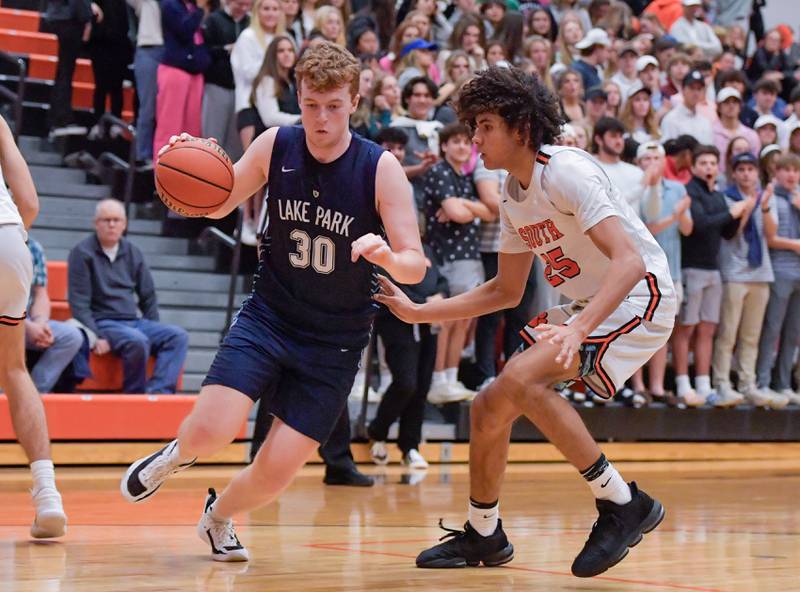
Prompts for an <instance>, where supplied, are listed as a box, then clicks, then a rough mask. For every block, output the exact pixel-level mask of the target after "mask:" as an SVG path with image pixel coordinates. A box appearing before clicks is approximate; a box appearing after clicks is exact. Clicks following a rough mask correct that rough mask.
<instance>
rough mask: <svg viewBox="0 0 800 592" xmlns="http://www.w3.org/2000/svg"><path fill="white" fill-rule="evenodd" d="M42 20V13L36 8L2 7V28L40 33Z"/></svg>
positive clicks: (0, 11) (0, 21) (0, 25)
mask: <svg viewBox="0 0 800 592" xmlns="http://www.w3.org/2000/svg"><path fill="white" fill-rule="evenodd" d="M40 21H41V18H40V15H39V13H38V12H36V11H35V10H19V9H17V8H0V29H13V30H16V31H27V32H29V33H38V32H39V22H40Z"/></svg>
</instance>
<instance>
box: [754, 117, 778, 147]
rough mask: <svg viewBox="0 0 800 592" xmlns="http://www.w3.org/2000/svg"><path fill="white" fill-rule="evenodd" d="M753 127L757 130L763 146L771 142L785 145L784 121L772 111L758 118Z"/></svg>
mask: <svg viewBox="0 0 800 592" xmlns="http://www.w3.org/2000/svg"><path fill="white" fill-rule="evenodd" d="M753 129H755V130H756V133H757V134H758V138H759V139H760V140H761V145H762V146H767V145H769V144H780V145H781V146H783V145H785V144H784V142H783V135H784V128H783V122H782V121H781V120H780V119H778V118H777V117H775V116H774V115H773V114H772V113H769V114H767V115H762V116H760V117H759V118H758V119H756V122H755V124H754V125H753Z"/></svg>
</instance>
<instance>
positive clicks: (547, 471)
mask: <svg viewBox="0 0 800 592" xmlns="http://www.w3.org/2000/svg"><path fill="white" fill-rule="evenodd" d="M618 466H619V468H620V469H621V470H622V473H623V475H624V476H626V477H627V478H628V479H635V480H637V481H638V482H639V484H640V485H641V486H642V488H643V489H645V490H646V491H648V492H649V493H651V494H653V495H655V496H657V497H658V498H659V499H660V500H661V501H662V502H663V503H664V505H665V507H666V510H667V516H666V519H665V521H664V523H663V524H662V525H661V526H660V527H659V529H657V530H656V531H655V532H654V533H652V534H650V535H647V536H646V537H645V539H644V541H643V542H642V543H641V544H640V545H639V546H638V547H636V548H634V549H633V550H632V551H631V553H630V554H629V556H628V557H627V558H626V559H625V560H624V561H623V562H622V563H621V564H619V565H618V566H616V567H615V568H612V569H611V570H610V571H608V572H606V573H605V574H603V575H602V576H600V577H597V578H594V579H591V580H581V579H577V578H574V577H572V576H571V575H570V573H569V568H570V564H571V562H572V559H573V557H574V555H575V554H576V553H577V552H578V551H579V550H580V548H581V546H582V545H583V542H584V540H585V537H586V535H587V534H588V532H589V528H590V527H591V525H592V522H593V520H594V517H595V513H594V505H593V503H592V499H591V497H590V494H589V491H588V489H587V487H586V486H585V485H584V484H583V483H582V482H581V480H580V479H579V478H578V476H577V475H576V474H575V472H574V471H573V470H572V469H571V468H570V467H568V466H567V465H564V464H552V463H539V464H533V463H521V464H513V465H511V466H510V467H509V470H508V473H507V477H506V482H505V488H504V493H503V496H502V498H501V515H502V517H503V519H504V521H505V525H506V532H507V533H508V535H509V538H510V539H511V541H512V542H513V543H514V546H515V548H516V558H515V559H514V561H513V562H511V563H510V564H508V565H507V566H505V567H502V568H496V569H487V568H478V569H460V570H421V569H417V568H415V567H414V557H415V556H416V554H417V553H418V552H419V551H420V550H421V549H423V548H424V547H426V546H428V545H430V544H433V543H435V542H436V539H437V538H438V537H439V536H440V535H441V534H443V533H442V532H441V531H440V530H439V529H438V528H437V526H436V524H437V521H438V519H439V517H443V518H444V519H445V524H446V525H448V526H450V527H454V528H455V527H460V525H461V523H462V522H463V520H464V519H465V505H466V499H467V467H466V466H465V465H463V464H460V465H439V466H434V467H432V468H431V469H430V470H429V471H428V472H427V474H425V475H424V478H422V480H421V481H419V482H415V480H414V479H409V477H408V474H407V473H405V472H404V471H403V470H402V469H401V468H400V467H398V466H396V465H395V466H390V467H389V468H387V469H380V468H377V467H373V466H370V465H362V467H363V468H364V470H365V471H367V472H369V473H371V474H374V475H376V476H377V477H378V479H379V483H378V484H377V485H376V486H375V487H373V488H371V489H353V488H341V487H325V486H323V485H322V483H321V476H322V468H321V467H320V466H310V467H307V468H306V469H304V471H303V473H302V474H301V476H300V477H298V479H297V481H296V482H295V483H294V484H293V485H292V487H291V488H290V489H289V490H288V491H287V492H286V493H285V494H284V496H283V497H282V498H281V499H280V500H279V502H278V503H275V504H273V505H272V506H269V507H266V508H262V509H260V510H258V511H256V512H253V513H252V514H250V515H249V516H242V517H240V518H239V520H237V524H238V532H239V536H240V538H241V539H242V542H243V543H244V544H245V545H246V546H247V547H248V548H249V550H250V553H251V556H252V558H253V559H252V561H251V562H250V563H249V564H238V565H236V564H219V563H215V562H213V561H211V560H210V559H209V558H208V546H207V545H206V544H203V543H202V542H201V541H200V540H199V539H198V538H197V536H196V535H195V531H194V528H195V524H196V522H197V519H198V517H199V514H200V509H201V506H202V503H203V499H204V491H205V488H207V487H209V486H214V487H217V488H218V489H222V488H223V487H224V485H225V483H226V481H227V479H229V478H230V476H231V475H232V474H233V472H234V471H235V470H237V469H236V468H235V467H213V466H212V467H194V468H193V469H191V470H190V471H188V472H187V473H185V474H182V475H180V476H178V477H177V478H175V479H173V480H172V481H170V482H169V483H168V484H167V485H165V486H164V488H162V490H161V491H159V493H158V494H157V495H155V496H154V497H153V498H151V500H149V501H148V502H146V503H144V504H141V505H138V506H132V505H129V504H128V503H126V502H125V501H124V500H123V499H122V498H121V497H120V495H119V491H118V483H119V478H120V475H121V474H122V469H121V468H118V467H116V468H113V467H112V468H96V467H95V468H62V469H60V470H59V473H58V478H59V483H60V487H61V490H62V492H63V494H64V501H65V506H66V508H67V511H68V513H69V519H70V523H69V532H68V533H67V536H66V537H64V538H63V539H62V540H60V541H58V542H34V541H32V540H31V539H30V538H29V536H28V526H29V523H30V520H31V516H32V510H31V506H30V504H29V494H28V493H27V488H28V487H29V477H28V473H27V471H26V470H25V469H18V468H12V469H0V499H2V510H0V590H2V591H3V592H6V591H7V592H72V591H79V592H100V591H113V592H128V591H139V590H142V591H145V590H146V591H168V590H169V591H171V590H190V591H204V592H205V591H212V592H228V591H234V590H236V591H239V590H241V591H259V592H262V591H269V592H281V591H292V592H298V591H319V592H323V591H338V590H347V591H362V590H363V591H368V590H369V591H373V590H375V591H379V592H391V591H414V592H417V591H420V592H421V591H427V590H430V591H434V590H436V591H438V590H448V591H461V590H465V591H467V590H491V591H493V592H495V591H503V592H505V591H511V590H525V591H547V592H549V591H555V590H570V591H574V590H603V591H612V590H613V591H637V592H639V591H653V592H657V591H669V590H673V591H674V590H695V591H725V592H732V591H742V592H745V591H746V592H753V591H764V592H767V591H769V592H772V591H780V592H789V591H792V590H800V575H798V574H799V572H800V458H794V459H776V460H771V461H765V460H743V461H712V462H709V461H694V462H651V463H643V462H623V463H619V464H618Z"/></svg>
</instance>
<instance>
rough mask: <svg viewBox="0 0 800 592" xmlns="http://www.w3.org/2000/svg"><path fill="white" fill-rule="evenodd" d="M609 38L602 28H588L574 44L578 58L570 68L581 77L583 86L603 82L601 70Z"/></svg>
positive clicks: (609, 43)
mask: <svg viewBox="0 0 800 592" xmlns="http://www.w3.org/2000/svg"><path fill="white" fill-rule="evenodd" d="M609 47H611V40H610V39H609V37H608V33H606V32H605V31H604V30H603V29H590V30H589V32H588V33H586V36H585V37H584V38H583V39H581V40H580V41H578V42H577V43H576V44H575V49H577V50H578V51H580V54H581V55H580V58H578V59H577V60H575V62H573V64H572V69H573V70H575V71H576V72H578V73H579V74H580V75H581V78H582V79H583V88H590V87H592V86H597V85H599V84H602V83H603V70H604V68H605V66H606V62H607V61H608V48H609Z"/></svg>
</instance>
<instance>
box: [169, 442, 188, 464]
mask: <svg viewBox="0 0 800 592" xmlns="http://www.w3.org/2000/svg"><path fill="white" fill-rule="evenodd" d="M169 456H170V459H171V460H172V462H174V463H175V464H176V465H183V464H186V463H188V462H191V461H193V460H194V457H193V456H190V457H188V458H183V457H182V456H181V445H180V442H179V441H178V439H177V438H175V447H174V448H173V449H172V451H171V452H170V453H169Z"/></svg>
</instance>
